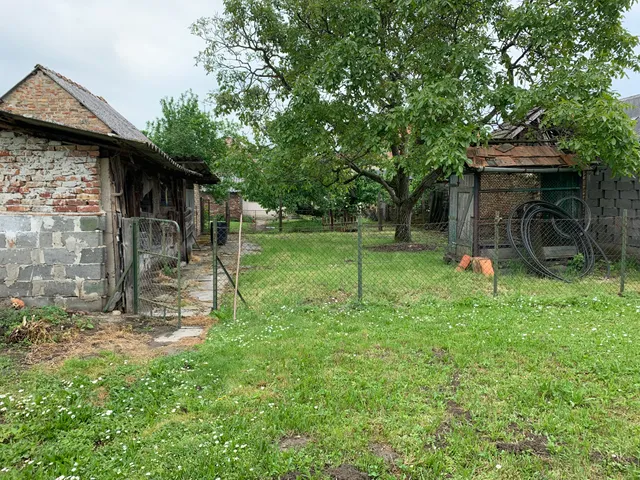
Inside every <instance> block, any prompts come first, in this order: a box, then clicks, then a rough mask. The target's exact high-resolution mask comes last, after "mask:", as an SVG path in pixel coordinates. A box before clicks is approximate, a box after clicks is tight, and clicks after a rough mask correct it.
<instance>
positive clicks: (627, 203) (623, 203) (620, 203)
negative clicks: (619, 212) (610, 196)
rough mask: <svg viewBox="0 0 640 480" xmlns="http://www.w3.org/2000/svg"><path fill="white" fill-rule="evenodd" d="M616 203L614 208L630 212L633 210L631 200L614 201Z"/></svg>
mask: <svg viewBox="0 0 640 480" xmlns="http://www.w3.org/2000/svg"><path fill="white" fill-rule="evenodd" d="M615 202H616V207H618V208H619V209H625V208H626V209H627V210H630V209H632V208H633V200H622V199H618V200H616V201H615Z"/></svg>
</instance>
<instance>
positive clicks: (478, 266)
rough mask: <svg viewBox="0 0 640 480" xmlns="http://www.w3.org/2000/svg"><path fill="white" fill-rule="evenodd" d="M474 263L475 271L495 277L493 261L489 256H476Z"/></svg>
mask: <svg viewBox="0 0 640 480" xmlns="http://www.w3.org/2000/svg"><path fill="white" fill-rule="evenodd" d="M472 263H473V271H474V273H481V274H483V275H484V276H485V277H493V275H494V271H493V262H491V260H490V259H489V258H484V257H474V258H473V262H472Z"/></svg>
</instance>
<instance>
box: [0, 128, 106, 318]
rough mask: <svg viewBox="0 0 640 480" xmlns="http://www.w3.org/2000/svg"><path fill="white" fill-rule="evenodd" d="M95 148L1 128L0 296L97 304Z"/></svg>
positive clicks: (99, 233)
mask: <svg viewBox="0 0 640 480" xmlns="http://www.w3.org/2000/svg"><path fill="white" fill-rule="evenodd" d="M98 156H99V149H98V147H95V146H90V145H76V144H66V143H64V144H63V143H61V142H57V141H52V140H47V139H44V138H39V137H35V136H31V135H27V134H25V133H16V132H13V131H10V130H8V129H0V180H1V183H0V298H4V297H19V298H21V299H23V300H24V301H25V303H27V304H28V305H37V306H40V305H52V304H58V305H60V306H63V307H66V308H69V309H72V310H88V311H91V310H100V309H101V308H102V305H103V301H104V296H105V295H106V291H107V287H106V280H105V277H106V275H105V254H106V247H105V241H104V229H105V228H104V227H105V218H104V216H103V215H102V211H101V206H100V178H99V170H98V165H97V162H98Z"/></svg>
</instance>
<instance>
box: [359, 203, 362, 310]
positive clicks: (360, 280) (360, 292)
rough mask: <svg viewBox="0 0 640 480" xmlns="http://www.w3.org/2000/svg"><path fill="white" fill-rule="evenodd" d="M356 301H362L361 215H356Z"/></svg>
mask: <svg viewBox="0 0 640 480" xmlns="http://www.w3.org/2000/svg"><path fill="white" fill-rule="evenodd" d="M358 301H359V302H361V301H362V215H360V214H358Z"/></svg>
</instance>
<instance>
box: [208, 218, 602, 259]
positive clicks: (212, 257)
mask: <svg viewBox="0 0 640 480" xmlns="http://www.w3.org/2000/svg"><path fill="white" fill-rule="evenodd" d="M602 210H603V208H602V207H593V208H591V215H593V216H594V217H598V216H600V215H602ZM212 258H213V257H212Z"/></svg>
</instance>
